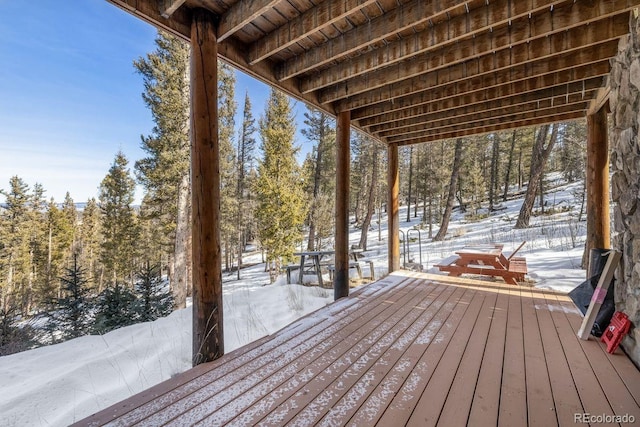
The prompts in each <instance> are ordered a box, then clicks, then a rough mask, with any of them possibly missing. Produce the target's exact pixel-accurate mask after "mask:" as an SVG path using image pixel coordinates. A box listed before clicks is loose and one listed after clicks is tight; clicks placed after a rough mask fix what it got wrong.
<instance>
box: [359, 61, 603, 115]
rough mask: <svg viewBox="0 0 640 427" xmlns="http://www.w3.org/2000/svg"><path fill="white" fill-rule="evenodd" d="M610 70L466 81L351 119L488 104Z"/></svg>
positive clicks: (384, 104)
mask: <svg viewBox="0 0 640 427" xmlns="http://www.w3.org/2000/svg"><path fill="white" fill-rule="evenodd" d="M609 70H610V65H609V61H608V60H604V61H601V62H597V63H594V64H588V65H583V66H580V67H575V68H572V69H570V70H565V71H559V72H552V73H548V74H543V75H537V76H535V77H530V78H526V79H523V80H519V81H508V82H506V83H503V84H499V85H496V86H493V87H491V88H484V87H482V86H476V85H472V84H470V82H466V81H463V82H459V83H455V84H452V85H448V86H445V88H443V89H442V90H438V91H424V92H421V93H418V94H414V95H410V96H407V97H403V98H399V99H396V100H393V101H384V102H380V103H379V104H377V105H373V106H369V107H366V108H361V109H356V110H353V111H352V112H351V116H352V118H353V120H359V119H363V118H366V117H373V116H376V115H379V114H385V113H388V112H391V111H395V110H403V109H405V108H409V107H413V106H417V105H423V104H429V103H439V102H442V101H443V100H445V99H448V98H460V97H467V96H469V95H470V97H469V98H467V99H469V101H471V102H470V103H473V104H475V103H479V102H487V101H490V100H493V99H498V98H507V97H510V96H513V95H515V94H519V93H526V92H533V91H537V90H542V89H545V88H548V87H551V86H558V85H561V84H568V83H573V82H576V81H581V80H586V79H590V78H592V77H598V76H604V75H606V74H608V73H609Z"/></svg>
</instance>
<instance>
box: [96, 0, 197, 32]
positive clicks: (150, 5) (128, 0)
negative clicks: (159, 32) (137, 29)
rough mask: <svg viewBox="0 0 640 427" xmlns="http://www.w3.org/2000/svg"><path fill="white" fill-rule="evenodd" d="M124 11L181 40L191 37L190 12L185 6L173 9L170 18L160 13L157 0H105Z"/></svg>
mask: <svg viewBox="0 0 640 427" xmlns="http://www.w3.org/2000/svg"><path fill="white" fill-rule="evenodd" d="M107 1H108V2H109V3H111V4H113V5H115V6H118V7H119V8H121V9H123V10H124V11H125V12H128V13H130V14H131V15H133V16H135V17H137V18H140V19H142V20H143V21H145V22H147V23H149V24H151V25H153V26H154V27H156V28H161V29H163V30H165V31H167V32H169V33H171V34H173V35H176V36H178V37H180V38H181V39H183V40H186V41H189V40H190V39H191V13H190V11H189V10H188V9H187V8H184V7H183V8H180V9H177V10H175V11H174V13H173V14H172V15H171V17H170V18H165V17H163V16H162V15H161V12H160V8H159V7H158V0H107Z"/></svg>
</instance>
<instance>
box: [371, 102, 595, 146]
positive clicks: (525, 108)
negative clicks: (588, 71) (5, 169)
mask: <svg viewBox="0 0 640 427" xmlns="http://www.w3.org/2000/svg"><path fill="white" fill-rule="evenodd" d="M592 95H593V93H592V92H591V91H590V92H586V93H585V94H584V96H582V94H574V95H571V96H570V97H558V99H555V100H551V99H547V100H544V101H538V102H531V103H528V104H524V105H523V104H520V105H517V106H512V107H503V108H496V109H492V110H483V111H482V112H475V111H470V112H469V113H467V114H457V115H455V116H453V117H451V116H448V117H447V116H446V115H444V114H442V115H439V116H440V117H438V118H435V117H434V118H433V119H427V118H426V117H420V118H419V120H416V119H410V120H407V121H405V122H404V123H403V124H399V125H398V126H393V127H391V126H390V127H387V128H383V129H381V130H378V131H373V130H371V131H372V132H373V133H375V134H376V135H378V136H379V137H381V138H392V137H394V136H400V135H405V136H410V135H412V134H416V133H420V132H423V131H424V130H425V129H429V128H431V127H434V128H438V129H441V130H446V129H447V128H451V127H456V126H459V125H462V124H468V123H484V124H489V123H490V122H491V121H495V120H502V119H503V118H504V117H510V116H512V115H521V116H531V117H541V116H540V114H545V115H549V113H550V112H553V113H557V114H559V113H566V112H568V111H570V110H572V109H575V108H576V106H578V105H579V104H580V106H578V108H582V106H583V105H584V104H585V103H586V102H589V99H590V98H591V96H592ZM409 123H414V124H409Z"/></svg>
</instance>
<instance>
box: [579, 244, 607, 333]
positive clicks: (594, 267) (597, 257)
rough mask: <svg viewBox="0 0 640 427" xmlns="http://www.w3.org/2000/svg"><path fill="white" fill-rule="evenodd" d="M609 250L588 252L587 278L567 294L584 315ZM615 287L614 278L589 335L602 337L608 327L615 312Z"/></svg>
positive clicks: (598, 249)
mask: <svg viewBox="0 0 640 427" xmlns="http://www.w3.org/2000/svg"><path fill="white" fill-rule="evenodd" d="M608 252H609V249H601V248H594V249H591V251H590V252H589V275H588V276H589V278H588V279H587V280H585V281H584V282H582V283H581V284H580V285H578V286H577V287H576V288H575V289H574V290H572V291H571V292H569V296H570V297H571V299H572V300H573V302H574V303H575V305H576V306H577V307H578V309H579V310H580V311H581V312H582V314H585V313H586V312H587V310H588V308H589V304H590V303H591V297H592V296H593V292H594V291H595V289H596V286H598V282H599V281H600V276H601V275H602V270H603V269H604V266H605V264H606V263H607V258H608V256H607V253H608ZM614 287H615V278H612V279H611V283H610V285H609V289H607V296H606V297H605V299H604V302H603V303H602V306H601V307H600V311H599V312H598V315H597V316H596V321H595V323H594V324H593V328H591V335H593V336H596V337H599V336H602V334H603V332H604V330H605V329H606V328H607V326H609V322H611V317H613V313H615V311H616V306H615V302H614V299H613V292H614V291H613V290H614Z"/></svg>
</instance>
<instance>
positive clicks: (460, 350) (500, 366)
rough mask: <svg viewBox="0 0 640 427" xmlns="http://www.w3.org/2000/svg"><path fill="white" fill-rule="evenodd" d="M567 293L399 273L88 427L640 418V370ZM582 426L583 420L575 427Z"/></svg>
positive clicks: (136, 398) (489, 422) (95, 419)
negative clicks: (611, 346) (592, 330)
mask: <svg viewBox="0 0 640 427" xmlns="http://www.w3.org/2000/svg"><path fill="white" fill-rule="evenodd" d="M580 322H581V315H580V314H579V312H578V311H577V310H576V309H575V307H574V305H573V303H572V302H571V300H570V299H569V298H567V297H565V296H563V295H560V294H556V293H552V292H546V291H545V292H543V291H540V290H536V289H532V288H527V287H517V286H511V285H505V284H503V283H500V282H495V283H494V282H480V281H475V280H469V279H462V278H450V277H446V276H440V275H429V274H420V273H407V272H400V273H395V274H392V275H390V276H388V277H386V278H384V279H383V280H380V281H378V282H375V283H372V284H370V285H367V286H363V287H362V288H359V289H358V290H357V291H355V292H353V293H352V295H351V296H350V297H348V298H344V299H342V300H340V301H338V302H336V303H334V304H331V305H329V306H327V307H326V308H323V309H320V310H318V311H316V312H315V313H312V314H311V315H309V316H306V317H304V318H302V319H300V320H298V321H296V322H294V323H293V324H291V325H289V326H287V327H286V328H284V329H282V330H281V331H279V332H277V333H275V334H273V335H271V336H268V337H265V338H263V339H261V340H259V341H257V342H254V343H252V344H250V345H247V346H245V347H242V348H240V349H238V350H236V351H233V352H231V353H229V354H227V355H225V356H224V357H222V358H221V359H219V360H217V361H215V362H212V363H208V364H204V365H200V366H198V367H196V368H194V369H191V370H189V371H187V372H185V373H183V374H181V375H178V376H176V377H175V378H173V379H171V380H169V381H166V382H164V383H161V384H159V385H157V386H155V387H153V388H151V389H149V390H147V391H145V392H143V393H140V394H138V395H136V396H133V397H132V398H130V399H127V400H125V401H123V402H120V403H118V404H116V405H114V406H112V407H110V408H108V409H106V410H104V411H102V412H100V413H98V414H95V415H94V416H92V417H90V418H87V419H85V420H83V421H81V422H80V423H78V424H79V425H102V424H108V423H110V424H111V425H132V424H138V423H139V424H140V425H149V426H158V425H193V424H198V425H203V426H211V425H237V426H246V425H253V424H260V425H274V426H281V425H285V424H286V425H299V426H310V425H331V426H335V425H346V424H348V425H363V426H371V425H381V426H400V425H405V424H406V425H416V426H430V425H436V424H438V425H443V426H458V425H460V426H462V425H478V426H487V425H504V426H520V425H530V426H552V425H575V422H576V421H578V419H577V418H575V417H576V416H582V414H583V413H589V414H591V415H592V416H602V415H605V416H612V415H620V416H624V415H627V416H633V417H635V420H636V421H638V420H640V372H639V371H638V370H637V369H636V368H635V366H634V365H633V364H632V363H631V362H630V361H629V359H628V358H627V357H626V356H625V355H624V354H623V353H622V352H621V351H620V350H618V351H617V352H616V354H614V355H609V354H607V353H606V352H605V350H604V347H603V345H601V344H600V343H599V342H597V341H596V340H595V339H593V338H591V339H590V340H589V341H586V342H585V341H580V340H579V339H578V338H577V337H576V334H575V331H576V330H577V329H578V327H579V325H580ZM576 414H579V415H576ZM616 425H617V424H616Z"/></svg>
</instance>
